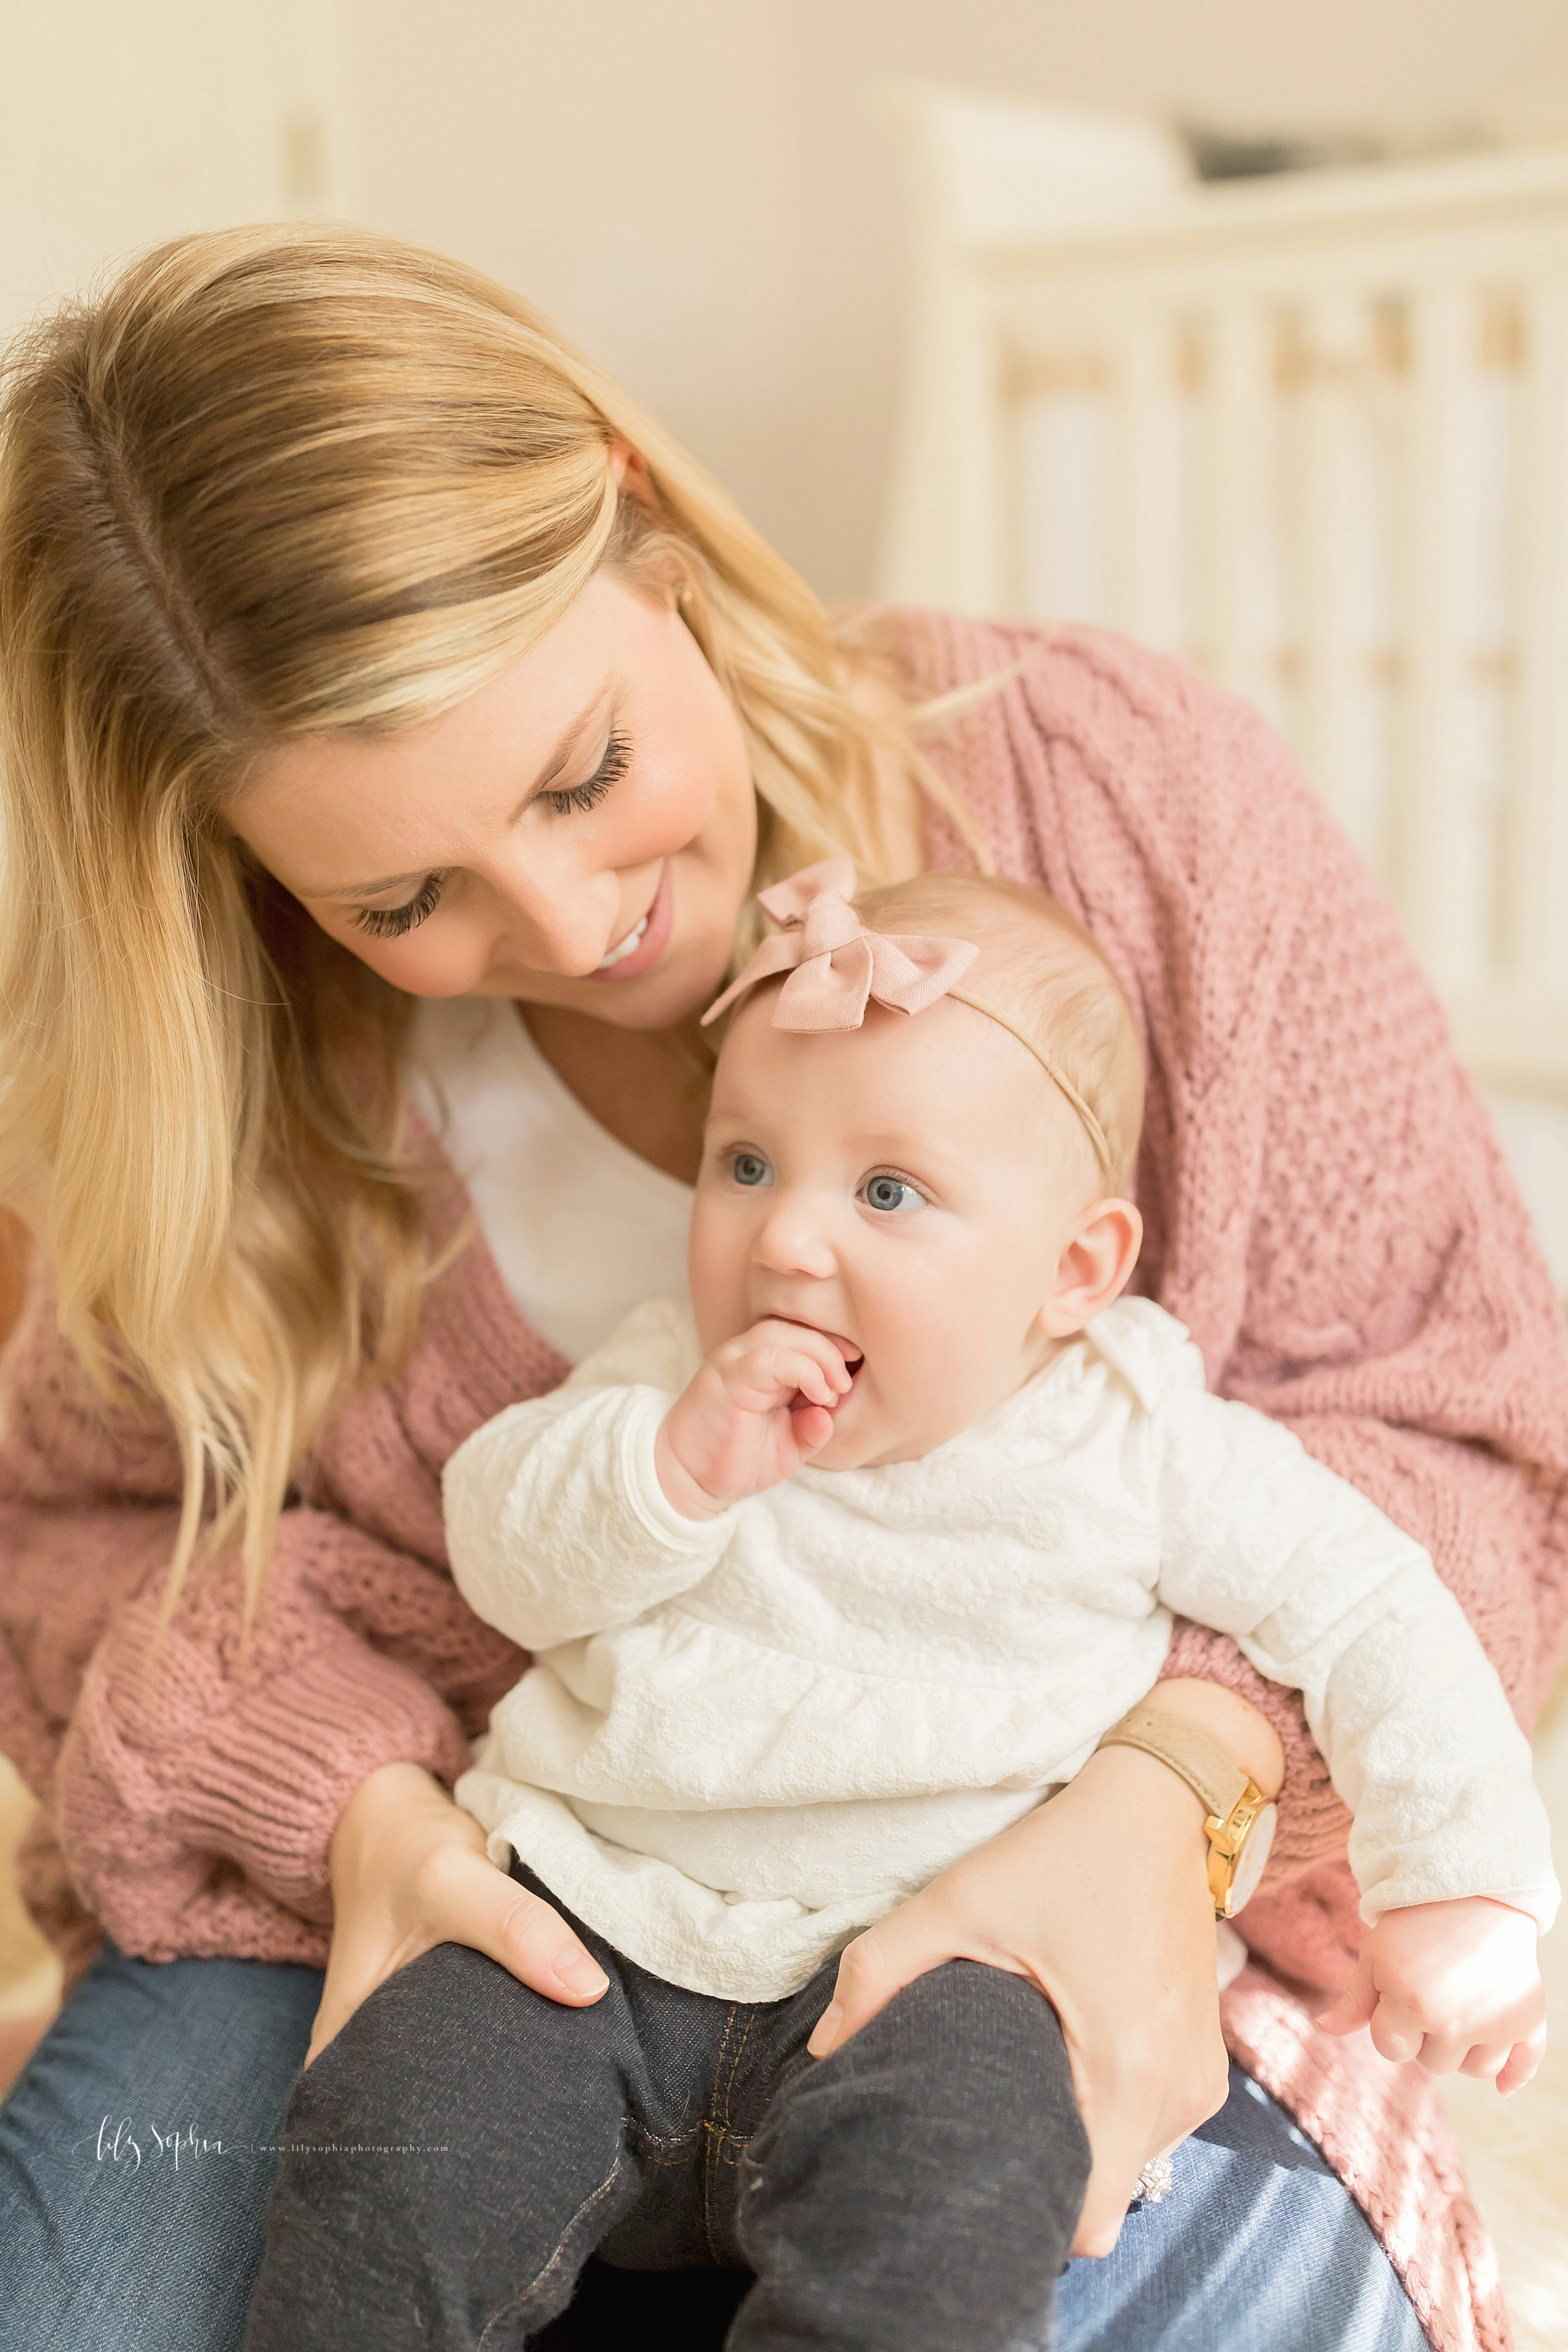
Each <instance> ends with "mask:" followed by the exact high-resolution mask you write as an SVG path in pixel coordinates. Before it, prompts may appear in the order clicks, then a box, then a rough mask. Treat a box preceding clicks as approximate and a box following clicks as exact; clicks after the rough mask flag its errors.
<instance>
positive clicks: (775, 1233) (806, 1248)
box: [752, 1194, 836, 1280]
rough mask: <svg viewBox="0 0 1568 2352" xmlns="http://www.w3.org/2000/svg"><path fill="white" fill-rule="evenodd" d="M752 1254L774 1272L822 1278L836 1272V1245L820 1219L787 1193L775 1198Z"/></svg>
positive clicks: (753, 1246) (759, 1263) (760, 1263)
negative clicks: (834, 1245)
mask: <svg viewBox="0 0 1568 2352" xmlns="http://www.w3.org/2000/svg"><path fill="white" fill-rule="evenodd" d="M752 1255H753V1256H754V1257H755V1259H756V1261H757V1263H758V1265H762V1266H765V1267H766V1268H767V1270H768V1272H769V1273H770V1274H805V1275H810V1276H814V1277H815V1278H816V1279H819V1280H820V1279H821V1278H823V1277H824V1276H827V1275H830V1274H831V1273H832V1272H833V1271H834V1267H835V1264H836V1260H835V1257H834V1254H833V1248H832V1244H831V1243H830V1242H829V1240H828V1238H827V1235H826V1233H825V1232H824V1230H823V1226H822V1222H821V1220H820V1218H817V1217H815V1216H813V1215H812V1214H811V1213H810V1211H809V1209H808V1208H807V1207H806V1206H805V1203H804V1202H798V1201H792V1200H791V1199H790V1198H789V1197H788V1196H787V1194H786V1195H785V1196H784V1198H783V1199H780V1198H778V1197H777V1196H776V1195H775V1197H774V1202H773V1208H772V1211H771V1213H770V1214H769V1215H768V1216H767V1217H765V1218H764V1219H763V1225H762V1229H761V1231H760V1232H759V1233H758V1234H757V1237H756V1241H755V1243H754V1244H753V1245H752Z"/></svg>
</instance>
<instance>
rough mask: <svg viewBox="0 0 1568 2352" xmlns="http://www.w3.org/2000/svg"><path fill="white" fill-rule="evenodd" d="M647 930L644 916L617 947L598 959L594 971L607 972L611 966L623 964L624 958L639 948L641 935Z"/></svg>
mask: <svg viewBox="0 0 1568 2352" xmlns="http://www.w3.org/2000/svg"><path fill="white" fill-rule="evenodd" d="M646 930H647V915H645V916H644V917H643V919H642V920H641V922H640V923H639V924H638V925H637V929H635V930H631V931H628V932H627V933H626V938H625V939H624V940H622V941H621V943H620V945H619V947H616V948H612V949H611V950H610V952H609V954H608V955H602V956H601V957H600V958H599V961H598V962H597V964H596V965H595V971H609V970H610V968H611V966H612V965H613V964H617V963H624V962H625V961H626V957H627V956H629V955H630V954H631V953H632V951H633V950H634V949H636V948H639V947H641V945H642V935H643V933H644V932H645V931H646Z"/></svg>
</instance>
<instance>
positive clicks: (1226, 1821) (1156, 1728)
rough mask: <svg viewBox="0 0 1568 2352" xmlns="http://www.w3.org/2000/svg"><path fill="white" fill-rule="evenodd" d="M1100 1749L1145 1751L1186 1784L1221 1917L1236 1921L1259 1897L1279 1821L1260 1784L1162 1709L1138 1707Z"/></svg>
mask: <svg viewBox="0 0 1568 2352" xmlns="http://www.w3.org/2000/svg"><path fill="white" fill-rule="evenodd" d="M1099 1745H1100V1747H1101V1748H1142V1751H1143V1753H1144V1754H1145V1755H1146V1756H1157V1757H1158V1758H1159V1759H1160V1761H1161V1763H1162V1764H1168V1765H1169V1766H1170V1768H1171V1769H1172V1771H1173V1772H1175V1773H1179V1774H1180V1776H1181V1778H1182V1779H1183V1780H1184V1781H1185V1782H1186V1784H1187V1786H1188V1788H1189V1789H1191V1790H1192V1791H1193V1793H1194V1796H1195V1797H1196V1798H1197V1799H1198V1801H1199V1802H1200V1804H1201V1805H1202V1806H1203V1808H1204V1812H1205V1821H1204V1829H1205V1832H1206V1833H1207V1836H1208V1842H1209V1893H1210V1894H1211V1895H1213V1897H1214V1910H1215V1918H1216V1919H1233V1918H1234V1917H1235V1916H1236V1915H1237V1912H1238V1911H1239V1910H1240V1909H1241V1907H1242V1906H1243V1904H1244V1903H1247V1902H1248V1901H1249V1900H1250V1899H1251V1897H1252V1896H1253V1895H1255V1894H1256V1893H1257V1891H1258V1880H1259V1879H1260V1878H1261V1877H1262V1875H1263V1866H1264V1864H1265V1863H1267V1861H1268V1849H1269V1847H1270V1846H1271V1845H1272V1844H1273V1843H1274V1824H1275V1822H1276V1821H1277V1820H1278V1818H1279V1816H1278V1813H1277V1812H1276V1811H1275V1808H1274V1806H1273V1805H1272V1804H1271V1803H1270V1802H1269V1801H1268V1798H1267V1797H1266V1796H1265V1795H1264V1793H1263V1791H1262V1790H1261V1789H1260V1788H1259V1787H1258V1783H1257V1782H1256V1780H1248V1779H1247V1774H1246V1773H1245V1772H1244V1771H1243V1770H1242V1769H1241V1768H1240V1766H1239V1765H1237V1764H1233V1763H1232V1762H1231V1760H1230V1758H1229V1757H1228V1756H1227V1755H1226V1752H1225V1750H1224V1748H1219V1747H1216V1746H1215V1742H1214V1741H1213V1740H1212V1739H1210V1738H1208V1736H1207V1735H1206V1733H1205V1732H1202V1731H1199V1730H1198V1729H1197V1728H1196V1727H1195V1726H1194V1725H1193V1724H1190V1723H1187V1722H1185V1721H1184V1719H1183V1717H1180V1716H1179V1715H1165V1714H1163V1713H1162V1711H1161V1710H1160V1708H1158V1707H1156V1706H1135V1707H1133V1708H1132V1709H1131V1711H1130V1712H1129V1713H1128V1714H1126V1715H1124V1716H1123V1717H1122V1718H1121V1722H1120V1723H1113V1724H1112V1725H1111V1727H1110V1730H1109V1731H1108V1732H1107V1733H1106V1735H1105V1737H1104V1738H1103V1739H1101V1740H1100V1742H1099Z"/></svg>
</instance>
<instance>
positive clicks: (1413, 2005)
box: [1319, 1895, 1546, 2092]
mask: <svg viewBox="0 0 1568 2352" xmlns="http://www.w3.org/2000/svg"><path fill="white" fill-rule="evenodd" d="M1319 2023H1320V2024H1321V2026H1322V2028H1323V2030H1324V2032H1326V2033H1353V2032H1355V2031H1356V2029H1357V2028H1358V2026H1363V2025H1369V2026H1370V2027H1371V2029H1372V2039H1373V2047H1374V2049H1377V2050H1380V2051H1381V2052H1382V2053H1383V2055H1384V2057H1385V2058H1391V2059H1393V2060H1394V2062H1395V2063H1398V2062H1399V2061H1401V2060H1403V2059H1406V2058H1415V2059H1417V2060H1419V2062H1420V2063H1421V2064H1422V2065H1423V2066H1424V2067H1425V2068H1426V2072H1427V2073H1428V2074H1474V2075H1476V2076H1478V2077H1479V2079H1480V2080H1481V2081H1483V2082H1487V2081H1490V2080H1491V2079H1492V2078H1493V2077H1494V2076H1495V2077H1496V2081H1497V2086H1498V2089H1499V2090H1500V2091H1503V2092H1507V2091H1517V2090H1518V2089H1519V2087H1520V2084H1521V2083H1528V2082H1529V2080H1530V2078H1531V2075H1532V2074H1534V2072H1535V2070H1536V2068H1537V2067H1538V2066H1539V2065H1540V2063H1541V2061H1542V2054H1543V2053H1544V2052H1545V2049H1546V1988H1545V1986H1544V1985H1543V1984H1542V1981H1541V1969H1540V1967H1539V1965H1538V1963H1537V1960H1536V1956H1535V1922H1534V1920H1533V1919H1531V1917H1530V1916H1528V1914H1527V1913H1525V1912H1523V1911H1515V1910H1513V1909H1512V1908H1511V1907H1510V1906H1509V1905H1508V1904H1506V1903H1494V1902H1493V1901H1491V1899H1490V1898H1489V1896H1487V1895H1466V1896H1463V1897H1462V1898H1461V1899H1459V1900H1458V1901H1457V1902H1453V1903H1414V1904H1411V1905H1410V1906H1408V1907H1407V1908H1406V1909H1405V1910H1400V1911H1385V1912H1384V1915H1383V1916H1382V1918H1381V1919H1379V1920H1378V1921H1377V1923H1376V1925H1375V1926H1374V1927H1369V1928H1368V1930H1367V1936H1366V1941H1365V1942H1364V1943H1363V1946H1362V1948H1361V1958H1360V1959H1359V1960H1358V1961H1357V1963H1356V1970H1355V1974H1354V1975H1353V1976H1352V1979H1351V1980H1350V1982H1349V1984H1348V1985H1347V1986H1346V1987H1345V1989H1344V1990H1343V1992H1342V1993H1341V1995H1340V1997H1339V1999H1338V2000H1336V2001H1335V2002H1334V2003H1333V2005H1332V2007H1331V2009H1329V2010H1327V2011H1325V2012H1324V2014H1323V2016H1322V2017H1321V2018H1320V2019H1319Z"/></svg>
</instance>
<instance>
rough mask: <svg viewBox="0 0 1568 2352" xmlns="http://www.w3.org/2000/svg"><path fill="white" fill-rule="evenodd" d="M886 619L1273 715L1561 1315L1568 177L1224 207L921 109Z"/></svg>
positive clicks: (1401, 174)
mask: <svg viewBox="0 0 1568 2352" xmlns="http://www.w3.org/2000/svg"><path fill="white" fill-rule="evenodd" d="M895 112H896V117H897V120H898V122H899V125H900V130H901V131H902V134H903V140H904V144H905V149H906V153H907V156H908V161H909V165H910V191H911V197H912V220H911V232H910V243H911V281H910V348H909V356H908V362H907V366H906V372H905V383H904V387H903V400H902V407H901V415H900V425H899V429H898V433H897V437H896V444H895V458H894V467H893V475H892V481H891V486H890V495H889V509H888V515H887V521H886V529H885V534H884V546H883V555H882V563H881V579H880V587H881V590H882V592H883V593H886V594H888V595H889V596H893V597H896V598H899V599H900V600H910V601H915V602H927V603H932V604H946V605H950V606H953V607H956V608H959V609H962V610H965V611H970V612H975V613H986V612H1023V613H1029V614H1039V615H1042V616H1047V617H1075V618H1091V619H1097V620H1104V621H1108V622H1111V623H1114V624H1115V625H1118V626H1121V627H1123V628H1126V629H1128V630H1130V631H1131V632H1132V633H1133V634H1135V635H1138V636H1141V637H1142V638H1145V639H1147V640H1149V641H1151V642H1152V643H1154V644H1157V645H1162V646H1168V647H1171V648H1173V649H1174V650H1177V651H1180V652H1183V653H1184V654H1186V655H1188V656H1190V657H1191V658H1193V659H1194V660H1195V661H1197V662H1198V663H1200V664H1201V665H1202V666H1203V667H1205V668H1207V669H1209V670H1211V671H1213V672H1214V673H1215V675H1216V676H1217V677H1221V678H1223V679H1224V680H1225V681H1226V683H1227V684H1229V685H1232V686H1235V687H1237V688H1239V689H1240V690H1242V691H1243V692H1245V693H1247V694H1248V695H1250V696H1252V697H1253V698H1255V699H1256V700H1257V701H1258V702H1259V703H1261V704H1262V705H1263V707H1264V708H1265V709H1267V710H1268V712H1269V714H1270V715H1271V716H1272V717H1273V718H1274V719H1275V720H1276V722H1277V723H1278V724H1279V727H1280V728H1281V729H1282V730H1283V732H1284V733H1285V734H1286V736H1287V737H1288V738H1289V740H1290V741H1291V742H1292V743H1293V744H1294V745H1295V747H1296V749H1297V750H1298V751H1300V754H1301V756H1302V758H1303V760H1304V761H1305V763H1306V765H1307V768H1308V770H1309V772H1310V774H1311V775H1312V776H1313V778H1314V779H1315V781H1316V782H1317V783H1318V785H1319V787H1320V788H1321V791H1322V792H1323V793H1324V794H1325V795H1326V797H1327V798H1328V800H1329V801H1330V803H1331V805H1332V807H1333V808H1334V810H1335V812H1336V813H1337V814H1338V815H1339V816H1340V818H1341V819H1342V822H1343V823H1344V824H1345V825H1346V826H1347V828H1348V829H1349V831H1350V832H1351V834H1352V836H1353V837H1354V839H1355V840H1356V841H1357V843H1358V845H1360V847H1361V848H1362V850H1363V853H1364V855H1365V856H1367V857H1368V859H1369V860H1370V862H1371V863H1372V865H1373V866H1374V868H1375V869H1376V870H1377V871H1378V873H1379V874H1380V875H1381V876H1382V877H1383V878H1384V881H1385V882H1386V883H1387V885H1388V887H1389V888H1390V890H1391V892H1392V893H1393V896H1394V898H1395V900H1396V902H1397V904H1398V905H1399V907H1400V908H1401V911H1402V913H1403V914H1404V917H1405V921H1406V922H1407V924H1408V926H1409V928H1410V930H1411V932H1412V934H1413V936H1414V938H1415V941H1416V944H1417V946H1418V948H1419V950H1420V951H1421V953H1422V954H1423V956H1424V957H1425V959H1426V963H1427V965H1428V968H1429V969H1430V970H1431V971H1432V972H1433V974H1434V975H1435V977H1436V981H1437V982H1438V984H1439V986H1440V987H1441V989H1442V991H1443V993H1444V995H1445V998H1446V999H1447V1003H1448V1005H1449V1007H1450V1010H1451V1012H1452V1014H1453V1018H1454V1022H1455V1025H1456V1030H1457V1033H1458V1038H1459V1041H1460V1045H1461V1047H1462V1050H1463V1051H1464V1053H1465V1054H1466V1055H1467V1056H1468V1059H1469V1061H1470V1063H1471V1065H1472V1066H1473V1067H1474V1068H1475V1069H1476V1071H1477V1072H1478V1075H1479V1076H1480V1077H1481V1079H1482V1082H1483V1084H1485V1085H1486V1086H1487V1087H1488V1089H1489V1094H1490V1096H1491V1098H1492V1101H1493V1106H1494V1110H1495V1111H1496V1113H1497V1116H1498V1118H1499V1122H1500V1126H1501V1128H1502V1129H1503V1132H1504V1136H1505V1139H1506V1140H1507V1141H1508V1143H1509V1145H1510V1149H1511V1150H1513V1152H1514V1155H1515V1158H1516V1160H1517V1162H1518V1164H1519V1167H1520V1171H1521V1177H1522V1178H1523V1181H1524V1183H1525V1187H1526V1190H1527V1192H1529V1193H1530V1194H1531V1199H1532V1204H1533V1206H1534V1208H1535V1210H1536V1213H1537V1216H1538V1219H1539V1221H1540V1223H1541V1225H1542V1231H1543V1234H1544V1235H1545V1238H1546V1240H1547V1243H1548V1246H1549V1249H1551V1251H1552V1255H1553V1257H1554V1258H1555V1260H1556V1262H1557V1267H1558V1273H1559V1278H1560V1280H1561V1282H1562V1283H1563V1286H1564V1288H1565V1289H1568V148H1561V149H1556V148H1554V149H1542V150H1536V151H1530V152H1504V153H1490V154H1480V155H1473V156H1467V157H1462V158H1448V159H1444V160H1442V161H1437V162H1430V163H1410V164H1400V165H1387V166H1382V167H1377V168H1372V169H1363V170H1356V171H1353V172H1346V171H1336V172H1332V173H1330V172H1319V173H1297V174H1293V175H1290V176H1289V177H1287V178H1279V179H1273V180H1263V181H1253V182H1247V183H1236V182H1232V183H1228V184H1211V185H1202V184H1197V183H1195V182H1194V179H1193V177H1192V174H1191V172H1190V169H1189V167H1188V164H1187V163H1186V160H1185V155H1184V151H1183V149H1182V148H1181V146H1180V145H1179V143H1178V142H1176V141H1175V140H1174V139H1173V138H1172V137H1171V136H1169V135H1168V134H1167V133H1165V132H1164V131H1161V130H1159V129H1157V128H1155V127H1153V126H1152V125H1149V124H1145V123H1141V122H1136V121H1123V120H1120V119H1115V118H1105V117H1095V116H1089V115H1083V114H1069V113H1058V112H1054V111H1051V110H1044V109H1039V108H1033V107H1024V106H1016V105H1011V104H1008V103H1005V102H1000V101H993V100H975V99H969V98H965V97H963V96H959V95H955V94H953V93H951V92H945V91H941V90H921V89H916V90H910V91H905V92H902V93H900V96H899V98H898V100H896V104H895Z"/></svg>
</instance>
